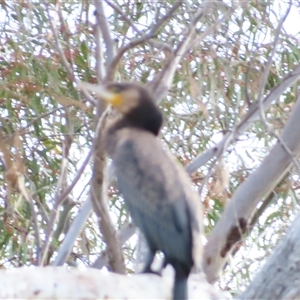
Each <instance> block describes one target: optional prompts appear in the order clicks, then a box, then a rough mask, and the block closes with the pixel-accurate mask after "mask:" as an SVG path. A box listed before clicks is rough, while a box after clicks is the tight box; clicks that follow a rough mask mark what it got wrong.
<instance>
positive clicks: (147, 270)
mask: <svg viewBox="0 0 300 300" xmlns="http://www.w3.org/2000/svg"><path fill="white" fill-rule="evenodd" d="M149 273H150V274H155V275H157V276H161V271H158V272H156V271H153V270H152V269H151V268H150V267H146V268H144V269H143V270H142V271H141V274H149Z"/></svg>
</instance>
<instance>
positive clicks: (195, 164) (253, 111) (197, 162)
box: [186, 65, 300, 174]
mask: <svg viewBox="0 0 300 300" xmlns="http://www.w3.org/2000/svg"><path fill="white" fill-rule="evenodd" d="M299 78H300V65H298V66H297V67H296V68H295V69H294V71H292V72H290V73H289V74H288V75H287V76H285V78H284V79H283V80H282V81H281V82H280V83H279V84H278V85H277V86H276V87H274V88H273V89H272V90H271V91H270V93H269V94H268V95H267V96H266V98H265V99H264V100H263V109H264V110H266V109H267V108H268V107H269V106H270V105H271V104H272V102H273V101H274V100H276V99H278V97H280V96H281V95H282V94H283V92H284V91H285V90H286V89H287V88H288V87H290V86H291V85H292V84H293V83H294V82H295V81H296V80H298V79H299ZM258 119H259V103H258V102H255V103H253V104H252V105H251V107H250V109H249V111H248V113H247V114H246V115H245V117H244V118H243V120H242V121H241V122H240V123H239V124H238V125H237V126H236V127H235V128H234V130H233V132H229V133H227V134H226V135H225V136H224V138H223V140H222V141H221V142H219V143H218V144H217V145H215V146H214V147H212V148H210V149H208V150H206V151H205V152H204V153H202V154H200V155H199V156H197V157H196V158H195V159H194V160H193V161H192V162H191V163H190V164H189V165H188V166H187V168H186V170H187V172H188V173H190V174H191V173H193V172H195V171H196V170H197V169H198V168H200V167H201V166H203V165H204V164H206V163H207V162H208V161H209V160H211V159H212V158H214V156H215V155H217V154H218V153H220V151H224V149H225V151H226V149H227V148H224V146H226V147H227V146H228V145H230V144H231V143H232V142H234V141H235V140H236V139H237V138H238V137H239V136H240V135H241V134H242V133H243V132H245V131H246V130H247V128H248V127H249V126H250V125H251V124H252V122H254V121H256V120H258Z"/></svg>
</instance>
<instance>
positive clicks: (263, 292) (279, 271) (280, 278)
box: [238, 215, 300, 300]
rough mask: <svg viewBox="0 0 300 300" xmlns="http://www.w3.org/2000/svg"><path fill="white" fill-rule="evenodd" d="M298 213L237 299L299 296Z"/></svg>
mask: <svg viewBox="0 0 300 300" xmlns="http://www.w3.org/2000/svg"><path fill="white" fill-rule="evenodd" d="M299 235H300V215H298V216H297V217H296V218H295V220H294V222H293V223H292V224H291V226H290V228H289V230H288V232H287V233H286V235H285V236H284V238H283V239H282V240H281V241H280V244H279V245H278V246H277V248H276V249H275V252H274V253H273V254H272V256H271V257H270V258H269V259H268V261H267V263H266V264H265V265H264V266H263V268H262V270H261V271H260V272H259V274H258V275H257V276H256V277H255V278H254V280H253V281H252V282H251V284H250V286H249V287H248V288H247V290H246V291H245V292H244V293H242V294H241V295H240V296H239V297H238V299H266V300H267V299H270V300H271V299H299V297H300V285H299V272H300V264H299V260H300V256H299V247H300V239H299Z"/></svg>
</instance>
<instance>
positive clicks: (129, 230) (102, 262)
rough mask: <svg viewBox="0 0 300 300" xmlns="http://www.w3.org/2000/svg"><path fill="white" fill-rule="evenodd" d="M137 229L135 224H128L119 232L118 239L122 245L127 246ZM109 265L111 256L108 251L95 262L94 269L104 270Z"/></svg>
mask: <svg viewBox="0 0 300 300" xmlns="http://www.w3.org/2000/svg"><path fill="white" fill-rule="evenodd" d="M135 230H136V227H135V226H134V224H132V223H131V224H128V225H127V226H125V227H124V228H122V229H121V230H120V231H119V232H118V237H119V239H120V243H121V245H123V244H125V243H126V242H127V241H128V240H129V239H130V238H131V237H132V236H133V235H134V233H135ZM108 263H109V256H108V253H107V250H105V251H103V252H102V253H101V254H100V256H99V257H98V258H97V259H96V260H95V262H94V263H93V264H92V267H93V268H96V269H102V268H103V267H104V266H106V265H107V264H108Z"/></svg>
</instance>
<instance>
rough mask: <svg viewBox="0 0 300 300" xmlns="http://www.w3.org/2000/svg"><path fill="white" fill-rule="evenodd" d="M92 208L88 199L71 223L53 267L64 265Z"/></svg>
mask: <svg viewBox="0 0 300 300" xmlns="http://www.w3.org/2000/svg"><path fill="white" fill-rule="evenodd" d="M92 208H93V205H92V201H91V199H88V200H87V201H85V203H84V204H83V205H82V207H81V209H80V211H79V212H78V215H77V216H76V218H75V220H74V221H73V223H72V226H71V227H70V229H69V230H68V233H67V234H66V236H65V238H64V240H63V242H62V244H61V246H60V248H59V251H58V254H57V256H56V258H55V261H54V263H53V265H54V266H62V265H63V264H64V263H65V261H66V259H67V258H68V256H69V254H70V253H71V250H72V248H73V245H74V243H75V240H76V238H77V237H78V235H79V233H80V232H81V231H82V229H83V227H84V225H85V222H86V220H87V219H88V217H89V215H90V214H91V211H92Z"/></svg>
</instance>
